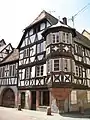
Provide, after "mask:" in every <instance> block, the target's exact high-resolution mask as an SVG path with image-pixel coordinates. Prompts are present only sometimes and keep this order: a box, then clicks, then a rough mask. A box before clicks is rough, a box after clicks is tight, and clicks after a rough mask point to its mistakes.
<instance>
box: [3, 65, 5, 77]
mask: <svg viewBox="0 0 90 120" xmlns="http://www.w3.org/2000/svg"><path fill="white" fill-rule="evenodd" d="M2 77H5V67H3V68H2Z"/></svg>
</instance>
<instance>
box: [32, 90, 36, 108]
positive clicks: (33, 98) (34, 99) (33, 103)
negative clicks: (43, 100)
mask: <svg viewBox="0 0 90 120" xmlns="http://www.w3.org/2000/svg"><path fill="white" fill-rule="evenodd" d="M31 95H32V103H31V109H32V110H36V91H32V92H31Z"/></svg>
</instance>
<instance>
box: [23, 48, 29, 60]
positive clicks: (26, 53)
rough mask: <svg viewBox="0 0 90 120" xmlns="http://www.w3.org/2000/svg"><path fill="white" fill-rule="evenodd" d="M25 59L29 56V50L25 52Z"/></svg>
mask: <svg viewBox="0 0 90 120" xmlns="http://www.w3.org/2000/svg"><path fill="white" fill-rule="evenodd" d="M23 55H24V58H25V57H28V56H29V48H27V49H25V50H24V54H23Z"/></svg>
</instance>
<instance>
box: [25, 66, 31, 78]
mask: <svg viewBox="0 0 90 120" xmlns="http://www.w3.org/2000/svg"><path fill="white" fill-rule="evenodd" d="M29 74H30V68H29V67H28V68H26V72H25V76H26V79H29Z"/></svg>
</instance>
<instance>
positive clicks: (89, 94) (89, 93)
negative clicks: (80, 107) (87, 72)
mask: <svg viewBox="0 0 90 120" xmlns="http://www.w3.org/2000/svg"><path fill="white" fill-rule="evenodd" d="M87 101H88V102H90V91H87Z"/></svg>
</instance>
